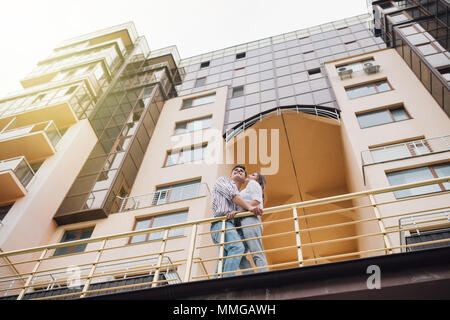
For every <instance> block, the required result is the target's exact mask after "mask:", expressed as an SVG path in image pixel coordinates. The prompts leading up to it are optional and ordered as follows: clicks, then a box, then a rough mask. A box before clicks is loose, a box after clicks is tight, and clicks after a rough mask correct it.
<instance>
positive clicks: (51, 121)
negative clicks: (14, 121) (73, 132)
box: [0, 120, 61, 141]
mask: <svg viewBox="0 0 450 320" xmlns="http://www.w3.org/2000/svg"><path fill="white" fill-rule="evenodd" d="M45 123H47V125H46V126H45V127H44V128H43V129H42V130H39V131H36V132H43V131H44V132H46V131H47V130H48V129H49V128H50V127H51V126H54V129H55V131H56V132H57V133H58V135H59V136H61V133H60V132H59V130H58V128H57V127H56V124H55V122H54V121H53V120H47V121H42V122H38V123H33V124H30V125H28V126H23V127H17V128H13V129H9V130H4V131H2V132H1V134H0V141H1V140H5V139H2V138H1V136H2V134H4V133H8V132H13V131H18V130H23V129H26V128H30V130H29V131H28V132H26V133H24V134H20V135H18V136H12V137H11V138H17V137H21V136H25V135H28V134H30V133H32V130H33V127H36V126H38V125H41V124H45ZM7 139H9V138H7Z"/></svg>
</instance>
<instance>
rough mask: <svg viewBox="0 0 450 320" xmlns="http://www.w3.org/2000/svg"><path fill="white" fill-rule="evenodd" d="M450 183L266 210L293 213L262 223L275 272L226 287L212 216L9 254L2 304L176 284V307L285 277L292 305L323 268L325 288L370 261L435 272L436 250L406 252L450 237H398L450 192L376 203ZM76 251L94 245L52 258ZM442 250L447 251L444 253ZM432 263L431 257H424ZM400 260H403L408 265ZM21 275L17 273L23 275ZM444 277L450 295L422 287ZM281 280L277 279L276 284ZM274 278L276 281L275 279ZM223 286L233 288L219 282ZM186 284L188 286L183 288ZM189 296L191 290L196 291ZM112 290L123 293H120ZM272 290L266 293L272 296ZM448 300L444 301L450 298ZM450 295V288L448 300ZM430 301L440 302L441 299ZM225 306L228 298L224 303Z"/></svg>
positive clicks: (436, 224) (2, 268) (438, 223)
mask: <svg viewBox="0 0 450 320" xmlns="http://www.w3.org/2000/svg"><path fill="white" fill-rule="evenodd" d="M449 181H450V177H444V178H439V179H432V180H427V181H420V182H415V183H409V184H404V185H399V186H395V187H387V188H381V189H375V190H367V191H361V192H356V193H349V194H341V195H337V196H333V197H327V198H321V199H315V200H309V201H302V202H297V203H290V204H284V205H280V206H277V207H271V208H266V209H264V216H276V214H277V213H280V212H287V213H289V214H290V215H289V216H286V217H285V218H283V219H263V221H264V222H263V223H262V224H263V225H264V230H265V231H264V233H263V236H262V237H261V238H262V240H263V244H264V247H265V253H266V255H267V257H268V264H269V265H268V268H269V271H267V272H261V273H256V274H251V275H245V276H244V275H242V276H237V277H230V278H227V279H214V278H217V277H219V278H221V277H223V275H224V274H225V273H224V272H223V268H222V267H223V261H224V259H226V258H225V257H224V256H223V245H224V244H225V242H224V239H225V237H224V233H223V231H219V232H222V237H221V243H219V244H218V245H216V244H213V243H212V241H211V232H210V229H209V228H210V224H211V222H214V221H222V222H223V226H225V219H224V218H209V219H203V220H197V221H188V222H185V223H178V224H173V225H170V226H164V227H156V228H149V229H142V230H136V231H129V232H123V233H118V234H110V235H105V236H101V237H95V238H90V239H84V240H76V241H70V242H64V243H59V244H50V245H46V246H40V247H34V248H26V249H19V250H14V251H9V252H1V253H0V258H1V259H2V260H3V261H4V263H3V264H2V265H0V274H1V276H0V286H1V288H0V292H1V295H3V296H4V299H18V300H20V299H77V298H88V297H94V296H102V297H103V299H105V298H111V297H112V298H114V297H116V298H118V297H119V298H120V297H123V296H122V295H121V294H129V293H130V292H134V293H140V294H147V295H148V296H149V297H155V296H154V295H152V292H153V291H152V290H154V289H158V288H159V289H161V288H160V287H161V286H162V287H165V286H168V285H170V286H171V289H170V293H167V291H163V292H164V294H165V296H164V297H166V298H167V297H169V296H168V295H167V294H169V295H170V297H171V298H170V299H177V298H182V297H185V298H186V297H188V298H189V297H190V298H194V297H195V296H202V295H206V294H207V292H206V291H199V290H201V289H199V288H200V287H203V288H204V289H205V288H206V287H208V290H209V291H211V288H210V287H209V285H208V284H209V283H211V285H212V286H214V288H215V290H216V293H215V297H218V296H220V294H221V293H220V292H222V291H220V292H219V291H217V290H218V288H219V287H220V288H222V284H225V283H227V284H228V288H231V287H230V284H233V285H232V288H233V289H236V288H235V287H237V284H236V281H234V279H238V278H239V279H240V278H242V280H238V282H241V283H247V285H249V284H248V281H250V280H251V279H252V280H253V282H252V283H253V285H251V286H248V287H246V288H245V289H242V288H241V290H244V291H246V292H251V291H252V290H255V289H257V288H259V287H261V286H262V287H263V288H264V287H265V288H271V287H272V286H274V287H275V286H277V284H276V283H280V281H282V279H283V281H285V280H286V277H290V278H289V279H291V280H290V281H291V283H289V285H290V286H293V285H294V286H295V284H298V287H296V290H289V291H286V290H283V292H284V295H282V294H281V292H278V293H276V292H274V293H273V294H274V295H277V296H278V297H282V296H284V297H285V298H287V297H290V298H295V295H296V294H297V298H298V297H300V296H303V297H305V294H306V293H307V292H308V290H310V289H311V285H309V288H308V286H304V285H303V284H302V282H303V283H308V281H309V280H308V279H307V278H308V277H311V276H312V275H314V274H315V273H316V272H315V270H317V271H320V274H321V276H320V283H322V285H323V286H326V287H327V288H328V286H331V278H330V277H331V274H334V273H335V272H336V269H337V268H341V269H340V270H344V269H345V268H346V266H347V268H351V266H353V265H358V266H359V268H361V265H362V264H363V263H367V262H368V263H370V262H371V261H372V263H374V262H373V261H376V263H380V264H381V263H384V264H385V265H387V264H388V262H386V261H393V262H392V263H395V265H396V266H397V267H396V268H397V269H398V268H400V269H401V271H402V272H404V271H405V270H410V269H411V268H414V267H415V265H414V264H411V261H412V260H414V259H415V257H417V259H419V260H417V261H422V262H421V264H425V262H427V263H428V264H430V263H433V264H437V266H439V260H437V258H436V257H435V256H433V252H430V251H429V250H430V249H427V250H419V251H417V252H409V253H404V252H403V250H404V249H405V248H416V247H419V246H423V245H430V244H433V245H435V246H440V247H442V246H448V245H449V244H450V238H448V237H447V238H441V239H437V240H436V239H434V240H428V241H426V242H420V243H409V244H403V243H401V242H400V240H401V239H399V237H402V236H403V233H404V232H405V231H409V230H411V231H414V230H418V229H420V228H421V227H420V226H418V225H412V226H411V225H408V224H405V223H402V225H401V226H400V227H399V221H400V220H401V219H405V218H407V217H411V216H413V215H417V214H421V215H422V214H424V213H429V212H436V211H442V210H448V209H449V208H450V206H449V205H448V204H449V201H448V200H449V192H448V191H447V192H441V193H438V194H426V195H420V196H416V197H410V198H406V199H394V200H389V201H377V200H376V196H378V195H391V196H392V192H394V191H396V190H401V189H405V188H412V187H418V186H425V185H430V184H436V183H446V182H449ZM392 198H393V197H392ZM439 200H440V201H439ZM442 200H443V201H442ZM342 201H350V202H352V203H353V205H352V206H351V207H348V208H341V209H333V210H325V211H321V212H316V213H314V214H313V215H311V214H310V215H303V214H302V210H304V209H305V208H310V207H322V208H323V206H324V205H326V204H339V203H340V202H342ZM419 202H420V203H426V206H425V207H422V208H421V207H420V206H419V207H418V206H415V205H414V204H415V203H419ZM411 204H413V205H411ZM392 205H399V206H397V207H396V208H400V209H398V210H390V211H389V212H387V211H386V210H385V209H386V208H389V207H392ZM342 212H346V214H348V215H351V216H352V220H351V221H347V222H343V223H342V222H341V223H335V224H329V225H327V226H314V225H311V224H310V225H306V226H304V222H305V220H306V221H307V220H310V219H312V218H313V216H328V217H332V216H335V215H339V214H341V213H342ZM124 214H126V213H124ZM247 215H250V213H241V214H239V216H247ZM427 220H428V221H427ZM310 221H311V220H310ZM401 221H404V220H401ZM425 221H427V230H430V229H441V228H443V227H445V228H446V227H448V221H445V220H442V219H435V218H434V217H433V216H430V218H428V219H427V218H425V219H424V218H422V220H421V222H422V223H424V222H425ZM443 221H444V222H443ZM287 222H288V223H289V224H290V225H291V227H290V230H288V231H282V232H278V233H274V232H273V231H274V230H276V229H277V227H276V225H278V224H285V223H287ZM269 225H272V226H275V227H273V228H272V229H271V230H272V232H267V227H268V226H269ZM349 225H352V226H354V227H355V229H356V230H358V232H357V234H356V235H352V236H348V235H347V236H345V235H344V236H342V237H340V238H333V235H332V234H333V233H334V230H336V229H341V228H344V229H345V228H347V227H348V226H349ZM175 229H177V232H176V233H174V232H172V233H170V231H173V230H175ZM150 233H154V234H155V233H157V236H154V237H152V239H153V240H150V241H141V242H134V243H131V242H130V238H131V237H134V236H137V235H144V234H150ZM174 234H176V235H174ZM279 238H285V239H287V241H285V242H279V241H276V239H279ZM355 240H356V241H357V242H358V245H357V247H355V249H354V251H353V252H346V253H342V252H341V251H340V250H339V247H340V246H342V245H343V244H344V243H346V242H348V241H350V242H353V241H355ZM269 244H270V245H269ZM77 245H84V246H86V247H85V250H84V251H83V252H78V253H74V254H67V255H55V254H54V253H55V249H58V248H63V247H73V246H77ZM324 247H325V248H331V249H327V250H326V251H325V250H321V248H324ZM218 249H219V253H218ZM311 249H312V250H313V251H314V252H315V253H314V255H313V256H311V257H309V258H307V257H306V255H305V252H307V251H308V250H311ZM441 249H443V248H440V249H438V250H441ZM432 250H436V249H432ZM436 252H437V251H436ZM439 252H440V251H439ZM439 252H438V253H439ZM278 254H282V255H283V256H284V257H287V256H289V258H290V259H289V260H288V261H285V262H283V263H280V262H276V261H275V260H276V259H274V257H275V256H276V255H278ZM247 255H248V254H246V253H244V254H242V255H236V256H247ZM424 256H426V257H428V258H427V259H424ZM431 256H432V257H431ZM229 257H232V256H228V258H229ZM389 257H391V258H389ZM430 257H431V258H432V259H431V258H430ZM447 257H448V256H447ZM244 258H245V257H244ZM406 260H408V261H410V264H406V265H405V264H404V263H405V261H406ZM250 261H251V259H250ZM399 261H403V263H402V262H399ZM431 261H432V262H431ZM440 261H441V264H442V267H445V264H446V263H447V264H448V258H446V256H445V255H444V256H441V257H440ZM217 264H218V268H217V271H215V270H216V265H217ZM391 265H392V264H391ZM73 266H76V267H73ZM260 268H261V267H259V268H258V267H253V268H250V269H246V270H241V271H255V270H258V269H260ZM342 268H344V269H342ZM13 270H16V272H14V271H13ZM302 270H304V272H306V274H309V276H307V277H306V278H305V276H304V275H305V273H302V275H300V273H301V272H302ZM352 270H353V276H354V275H355V272H357V271H355V269H352ZM385 270H386V271H384V272H385V274H388V273H389V272H392V270H391V269H389V268H387V269H385ZM241 271H238V272H241ZM327 271H328V272H327ZM361 272H362V273H363V272H364V271H361ZM436 272H437V271H436ZM442 272H443V271H442V270H441V271H439V274H437V273H436V274H435V275H436V277H438V278H439V280H440V281H442V282H441V283H442V286H443V287H439V284H437V282H436V281H434V282H432V280H435V279H434V278H433V279H430V278H429V277H428V278H427V277H422V278H420V279H419V278H417V279H416V280H415V282H414V285H415V286H416V287H417V288H418V287H419V286H420V285H424V286H426V285H433V286H434V287H436V286H437V287H439V288H441V289H442V288H447V289H448V287H445V284H446V283H448V280H449V279H450V275H449V274H448V272H447V273H445V272H444V273H442ZM293 273H295V274H299V276H298V277H297V278H296V280H294V279H295V278H292V274H293ZM289 274H291V276H289ZM130 275H131V276H133V277H135V279H136V281H134V283H133V282H126V281H118V280H123V279H126V278H128V277H129V276H130ZM266 275H267V277H266ZM345 275H347V274H345ZM340 276H341V279H340V280H339V281H341V284H342V276H343V273H341V274H340ZM274 277H275V279H276V281H274ZM314 277H315V276H314ZM250 278H251V279H250ZM263 278H265V279H266V281H263ZM269 279H272V280H270V281H268V280H269ZM217 280H223V281H225V280H226V281H225V282H222V281H219V282H218V281H217ZM259 280H261V281H259ZM328 280H330V281H329V282H327V283H328V284H323V281H328ZM299 281H302V282H299ZM384 281H386V282H385V283H388V282H389V286H397V287H400V286H402V285H407V284H410V278H409V277H400V278H395V279H394V281H392V279H391V281H389V279H387V280H384ZM393 283H394V284H393ZM185 284H186V285H187V286H184V285H185ZM57 285H59V286H60V287H59V289H55V286H57ZM286 285H287V284H286ZM322 285H321V286H322ZM363 285H364V287H365V285H366V283H365V281H364V282H363ZM359 286H361V285H359ZM157 287H158V288H157ZM189 288H192V290H190V289H189ZM336 288H337V287H336ZM336 288H334V289H333V290H337V291H335V293H339V292H341V293H342V292H343V293H344V294H345V293H346V294H348V293H349V292H350V291H352V290H356V289H355V288H350V287H349V286H348V285H345V286H342V285H341V286H340V289H339V290H338V289H336ZM117 290H119V291H117ZM302 290H303V291H302ZM387 290H389V289H387ZM226 291H227V292H229V293H230V292H231V291H230V289H227V290H226ZM319 291H320V290H319ZM319 291H317V290H316V291H314V292H311V291H309V293H310V294H312V295H315V296H317V295H319V296H320V295H321V294H330V293H333V292H328V291H327V290H326V291H327V292H326V293H323V292H322V291H323V290H322V291H320V292H319ZM369 291H370V290H369ZM375 291H376V290H375ZM114 292H115V293H116V295H112V293H114ZM117 292H119V293H117ZM156 292H157V294H158V295H159V297H160V298H161V297H163V296H161V295H160V294H161V292H162V291H156ZM252 292H253V291H252ZM265 292H266V294H267V291H265ZM321 292H322V293H321ZM442 292H443V293H444V294H445V290H443V291H442ZM448 293H449V292H448V290H447V294H448ZM407 294H408V292H405V295H407ZM430 294H433V292H431V293H430ZM105 295H107V296H105ZM186 295H187V296H186ZM141 297H142V296H141ZM447 297H448V295H447ZM222 298H224V297H223V296H222ZM247 298H248V297H247Z"/></svg>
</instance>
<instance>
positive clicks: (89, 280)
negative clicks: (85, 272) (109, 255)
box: [80, 239, 107, 298]
mask: <svg viewBox="0 0 450 320" xmlns="http://www.w3.org/2000/svg"><path fill="white" fill-rule="evenodd" d="M106 240H107V239H105V240H103V241H102V244H101V245H100V248H99V249H98V250H97V251H98V252H97V258H96V259H95V262H94V263H93V264H92V268H91V271H90V272H89V276H88V278H87V279H86V283H85V284H84V287H83V290H82V291H81V295H80V298H84V297H85V296H86V292H87V291H88V290H89V286H90V285H91V281H92V276H93V275H94V273H95V270H96V269H97V264H98V263H99V261H100V258H101V256H102V253H103V249H105V246H106Z"/></svg>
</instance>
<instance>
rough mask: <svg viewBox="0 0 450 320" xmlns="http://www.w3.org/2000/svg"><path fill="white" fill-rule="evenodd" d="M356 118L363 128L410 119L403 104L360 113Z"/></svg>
mask: <svg viewBox="0 0 450 320" xmlns="http://www.w3.org/2000/svg"><path fill="white" fill-rule="evenodd" d="M356 118H357V119H358V122H359V126H360V127H361V129H364V128H369V127H373V126H378V125H382V124H386V123H391V122H397V121H402V120H408V119H410V117H409V115H408V114H407V113H406V111H405V109H404V108H403V106H399V107H392V108H388V109H382V110H376V111H370V112H365V113H360V114H357V115H356Z"/></svg>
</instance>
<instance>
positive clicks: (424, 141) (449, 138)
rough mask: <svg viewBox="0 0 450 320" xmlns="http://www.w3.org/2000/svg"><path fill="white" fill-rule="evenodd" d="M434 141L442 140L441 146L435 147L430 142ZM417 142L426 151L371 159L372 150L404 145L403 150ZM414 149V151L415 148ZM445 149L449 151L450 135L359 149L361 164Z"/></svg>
mask: <svg viewBox="0 0 450 320" xmlns="http://www.w3.org/2000/svg"><path fill="white" fill-rule="evenodd" d="M434 141H443V146H441V147H442V148H438V149H437V148H436V144H432V142H434ZM418 143H420V144H422V145H423V146H425V147H427V149H428V152H426V153H423V154H422V153H421V154H415V155H413V154H412V153H411V152H409V155H408V156H403V155H402V156H399V157H394V158H389V159H387V160H380V161H376V160H375V159H373V156H372V154H371V153H372V152H373V151H379V150H388V149H390V148H395V147H400V146H404V147H405V148H406V149H405V150H408V146H411V147H416V146H417V144H418ZM430 147H431V148H430ZM414 151H416V149H415V150H414ZM446 151H450V135H446V136H441V137H435V138H428V139H417V140H411V141H407V142H401V143H396V144H390V145H386V146H381V147H377V148H371V149H369V150H363V151H361V159H362V165H363V166H367V165H371V164H376V163H381V162H387V161H394V160H400V159H407V158H413V157H418V156H423V155H428V154H435V153H438V152H446ZM366 155H368V156H367V157H366ZM370 160H371V161H370Z"/></svg>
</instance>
